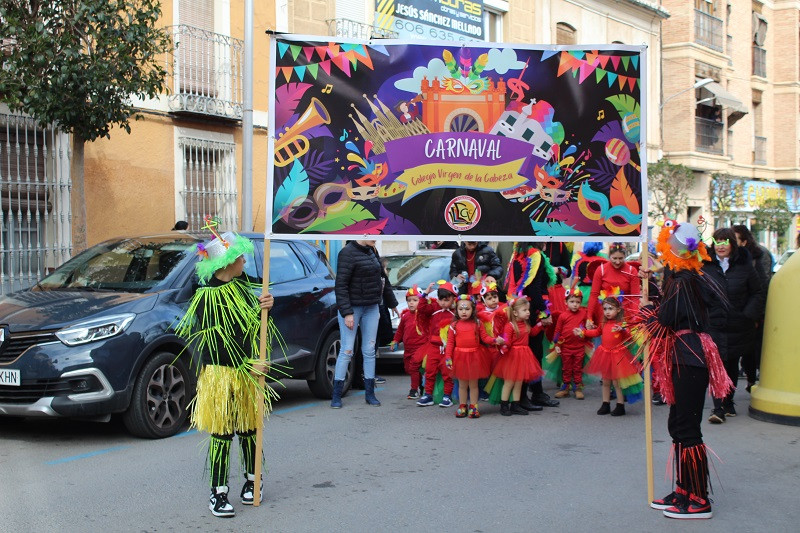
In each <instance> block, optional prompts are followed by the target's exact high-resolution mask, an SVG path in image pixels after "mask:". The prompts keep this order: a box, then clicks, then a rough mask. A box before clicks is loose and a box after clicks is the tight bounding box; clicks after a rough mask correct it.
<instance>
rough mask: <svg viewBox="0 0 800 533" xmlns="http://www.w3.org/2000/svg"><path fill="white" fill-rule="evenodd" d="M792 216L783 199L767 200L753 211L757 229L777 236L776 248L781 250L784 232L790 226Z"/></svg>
mask: <svg viewBox="0 0 800 533" xmlns="http://www.w3.org/2000/svg"><path fill="white" fill-rule="evenodd" d="M793 216H794V215H793V214H792V212H791V211H790V210H789V205H788V204H787V203H786V199H785V198H767V199H765V200H764V201H763V202H761V205H760V206H758V208H757V209H756V210H755V211H753V218H754V219H755V220H756V225H757V226H758V228H759V229H762V230H766V231H774V232H776V233H777V234H778V248H781V249H782V248H783V247H784V245H785V241H786V230H788V229H789V226H791V225H792V217H793Z"/></svg>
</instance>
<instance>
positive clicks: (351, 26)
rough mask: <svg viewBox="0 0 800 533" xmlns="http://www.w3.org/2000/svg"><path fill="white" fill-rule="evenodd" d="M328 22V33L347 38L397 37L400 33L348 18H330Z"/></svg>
mask: <svg viewBox="0 0 800 533" xmlns="http://www.w3.org/2000/svg"><path fill="white" fill-rule="evenodd" d="M327 22H328V33H329V34H330V35H333V36H335V37H344V38H347V39H363V40H368V39H397V38H398V37H399V36H400V35H399V34H398V33H397V32H395V31H391V30H385V29H383V28H379V27H378V26H373V25H371V24H365V23H363V22H358V21H356V20H350V19H330V20H328V21H327Z"/></svg>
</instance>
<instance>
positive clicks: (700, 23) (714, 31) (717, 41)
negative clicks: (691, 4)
mask: <svg viewBox="0 0 800 533" xmlns="http://www.w3.org/2000/svg"><path fill="white" fill-rule="evenodd" d="M694 42H696V43H697V44H701V45H703V46H707V47H708V48H711V49H712V50H716V51H717V52H722V19H718V18H717V17H713V16H711V15H709V14H708V13H703V12H702V11H699V10H697V9H695V10H694Z"/></svg>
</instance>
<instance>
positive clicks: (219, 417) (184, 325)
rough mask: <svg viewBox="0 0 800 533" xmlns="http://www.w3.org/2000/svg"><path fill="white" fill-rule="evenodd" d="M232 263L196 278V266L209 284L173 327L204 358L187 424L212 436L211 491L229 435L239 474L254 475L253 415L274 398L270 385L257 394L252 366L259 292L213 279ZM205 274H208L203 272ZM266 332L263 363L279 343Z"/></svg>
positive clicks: (223, 468) (224, 481)
mask: <svg viewBox="0 0 800 533" xmlns="http://www.w3.org/2000/svg"><path fill="white" fill-rule="evenodd" d="M240 241H247V239H245V238H243V237H238V238H237V239H236V244H239V242H240ZM247 242H248V243H249V241H247ZM234 246H235V244H234V245H232V246H231V249H233V248H234ZM240 249H241V246H240V247H239V248H236V249H234V250H230V249H229V251H230V252H231V254H237V255H236V256H235V257H234V258H233V260H235V259H236V257H238V256H239V255H241V253H240ZM250 249H251V250H252V243H250ZM226 256H229V254H226ZM233 260H228V262H227V263H226V264H223V265H222V266H217V267H216V268H215V269H214V270H213V271H211V273H210V274H209V275H208V276H207V277H206V276H203V274H201V273H200V272H201V268H200V265H203V263H206V262H208V260H205V261H200V262H199V263H198V267H197V270H198V275H199V276H200V277H201V279H203V278H205V280H208V285H207V286H205V287H201V288H199V289H198V290H197V292H196V293H195V295H194V297H193V298H192V300H191V302H190V304H189V309H188V310H187V312H186V314H185V315H184V316H183V318H182V319H181V320H180V321H179V322H178V324H177V326H176V334H177V335H178V336H179V337H181V338H183V339H184V340H185V341H186V342H187V345H188V346H191V347H192V349H193V350H195V351H196V352H198V353H201V354H202V356H203V364H202V366H201V367H199V377H198V381H197V395H196V396H195V398H194V399H193V400H192V406H191V407H192V416H191V425H192V427H193V428H196V429H197V430H198V431H203V432H207V433H210V434H211V437H210V443H209V452H208V470H209V471H210V482H211V487H212V488H213V487H221V486H227V485H228V470H229V457H230V448H231V442H232V440H233V434H234V433H236V434H237V435H238V436H239V442H240V445H241V454H240V459H241V463H242V468H243V470H244V472H243V473H244V474H253V473H254V472H255V459H256V458H255V449H256V440H255V439H256V428H257V427H258V424H260V423H262V421H261V420H258V416H257V415H258V402H264V405H265V410H264V412H265V414H266V416H269V413H270V411H271V410H272V401H274V400H277V399H278V398H279V397H278V394H277V393H276V392H275V391H274V390H273V389H272V388H271V387H270V386H269V385H265V387H264V388H263V389H259V386H258V378H259V376H258V375H254V371H253V363H256V362H258V354H259V346H258V345H259V331H260V327H261V308H260V306H259V301H258V297H257V296H256V295H255V293H254V292H253V291H254V290H259V291H260V289H261V286H260V285H256V284H253V283H250V282H249V281H246V280H244V279H241V278H235V279H233V280H231V281H228V282H222V281H220V280H219V279H217V278H215V277H213V272H215V271H216V270H218V269H219V268H224V267H225V266H227V264H230V263H232V262H233ZM206 272H207V269H206V270H205V271H204V272H203V273H204V274H205V273H206ZM205 280H204V281H205ZM267 333H268V337H267V360H266V362H267V364H270V363H271V357H270V353H271V350H270V347H271V345H272V341H273V340H275V339H277V340H278V342H279V343H281V342H282V341H281V339H280V334H279V333H278V331H277V329H276V328H275V326H274V324H273V322H272V320H271V319H270V321H269V324H268V332H267Z"/></svg>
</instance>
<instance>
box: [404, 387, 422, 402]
mask: <svg viewBox="0 0 800 533" xmlns="http://www.w3.org/2000/svg"><path fill="white" fill-rule="evenodd" d="M406 398H407V399H409V400H418V399H419V391H418V390H417V389H410V390H409V391H408V396H406Z"/></svg>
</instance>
